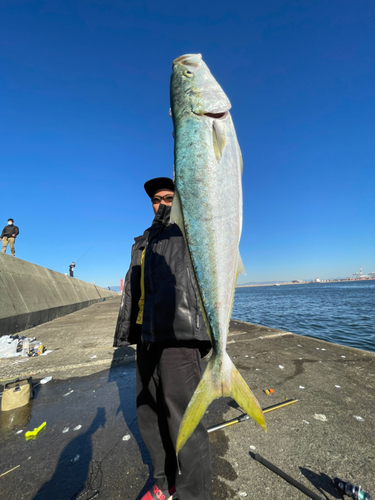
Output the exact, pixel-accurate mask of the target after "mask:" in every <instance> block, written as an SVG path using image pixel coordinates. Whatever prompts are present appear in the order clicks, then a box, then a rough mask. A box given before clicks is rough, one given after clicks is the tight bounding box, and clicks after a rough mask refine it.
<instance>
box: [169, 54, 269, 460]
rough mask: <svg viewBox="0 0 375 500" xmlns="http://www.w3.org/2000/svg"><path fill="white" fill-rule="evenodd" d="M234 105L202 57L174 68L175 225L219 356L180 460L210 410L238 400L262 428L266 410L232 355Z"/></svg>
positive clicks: (237, 261) (237, 226) (237, 192)
mask: <svg viewBox="0 0 375 500" xmlns="http://www.w3.org/2000/svg"><path fill="white" fill-rule="evenodd" d="M230 108H231V104H230V102H229V100H228V98H227V96H226V95H225V93H224V92H223V90H222V89H221V87H220V86H219V84H218V83H217V82H216V80H215V79H214V77H213V76H212V74H211V73H210V70H209V69H208V67H207V66H206V64H205V63H204V62H203V60H202V56H201V55H200V54H187V55H185V56H181V57H179V58H177V59H176V60H175V61H174V62H173V71H172V77H171V110H172V118H173V124H174V138H175V167H174V175H175V196H174V201H173V205H172V211H171V221H175V222H176V223H177V224H178V225H179V227H180V228H181V230H182V232H183V234H184V237H185V241H186V245H187V248H188V252H189V255H190V260H191V267H192V270H193V275H194V280H195V283H196V288H197V291H198V297H199V299H200V305H201V309H202V313H203V317H204V318H205V322H206V326H207V330H208V332H209V334H210V337H211V340H212V346H213V353H212V356H211V359H210V360H209V362H208V365H207V367H206V369H205V372H204V374H203V376H202V379H201V381H200V383H199V385H198V387H197V388H196V391H195V392H194V394H193V396H192V398H191V400H190V402H189V405H188V407H187V409H186V411H185V414H184V416H183V419H182V422H181V425H180V429H179V434H178V437H177V442H176V454H178V452H179V451H180V449H181V448H182V447H183V445H184V444H185V442H186V441H187V439H188V438H189V437H190V435H191V434H192V433H193V431H194V429H195V427H196V426H197V425H198V423H199V422H200V420H201V418H202V417H203V415H204V413H205V411H206V409H207V407H208V406H209V404H210V403H211V402H212V401H213V400H214V399H217V398H220V397H222V396H231V397H232V398H233V399H235V400H236V401H237V403H238V404H239V405H240V406H241V407H242V408H243V410H244V411H245V412H246V413H247V414H248V415H249V416H250V417H252V418H253V419H254V420H255V421H256V422H257V423H258V424H259V425H260V426H261V427H263V428H264V429H265V430H266V424H265V420H264V416H263V413H262V410H261V407H260V405H259V403H258V401H257V400H256V398H255V396H254V394H253V393H252V392H251V390H250V389H249V387H248V386H247V384H246V382H245V381H244V379H243V378H242V376H241V375H240V373H239V372H238V370H237V369H236V367H235V366H234V364H233V363H232V361H231V359H230V358H229V356H228V354H227V352H226V342H227V335H228V331H229V321H230V317H231V312H232V307H233V299H234V291H235V285H236V281H237V277H238V274H239V273H240V272H243V271H244V270H243V264H242V260H241V257H240V255H239V250H238V247H239V242H240V237H241V231H242V181H241V177H242V156H241V151H240V147H239V145H238V141H237V137H236V132H235V129H234V126H233V122H232V118H231V115H230V112H229V109H230Z"/></svg>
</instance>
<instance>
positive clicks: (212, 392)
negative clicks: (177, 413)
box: [176, 353, 267, 455]
mask: <svg viewBox="0 0 375 500" xmlns="http://www.w3.org/2000/svg"><path fill="white" fill-rule="evenodd" d="M222 365H224V366H222ZM222 396H224V397H225V396H231V397H232V398H233V399H235V400H236V401H237V403H238V404H239V405H240V406H241V408H242V409H243V410H244V411H245V412H246V413H247V414H248V415H249V416H250V417H251V418H253V419H254V420H255V422H257V423H258V424H259V425H260V426H261V427H262V428H263V429H264V430H265V431H266V432H267V427H266V423H265V420H264V415H263V412H262V409H261V407H260V405H259V403H258V401H257V399H256V397H255V396H254V394H253V393H252V392H251V390H250V389H249V387H248V385H247V384H246V382H245V381H244V379H243V378H242V376H241V375H240V373H239V371H238V370H237V368H236V367H235V366H234V364H233V363H232V361H231V359H230V357H229V356H228V354H227V353H225V354H224V358H223V360H222V361H221V363H220V361H219V360H218V356H217V355H215V354H213V355H212V357H211V359H210V361H209V362H208V365H207V367H206V369H205V371H204V374H203V377H202V378H201V381H200V382H199V384H198V387H197V388H196V390H195V392H194V394H193V397H192V398H191V400H190V402H189V405H188V407H187V408H186V411H185V413H184V416H183V418H182V421H181V424H180V429H179V432H178V436H177V442H176V455H178V453H179V451H180V450H181V448H182V447H183V446H184V444H185V443H186V441H187V440H188V439H189V437H190V436H191V435H192V433H193V432H194V430H195V428H196V427H197V425H198V424H199V422H200V420H201V418H202V417H203V415H204V413H205V411H206V410H207V408H208V406H209V405H210V403H211V402H212V401H213V400H214V399H218V398H221V397H222Z"/></svg>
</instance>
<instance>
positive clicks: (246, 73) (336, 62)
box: [0, 0, 375, 286]
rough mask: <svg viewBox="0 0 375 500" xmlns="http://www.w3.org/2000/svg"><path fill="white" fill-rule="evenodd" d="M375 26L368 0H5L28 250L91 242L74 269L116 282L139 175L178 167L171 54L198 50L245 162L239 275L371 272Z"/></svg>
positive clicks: (6, 166)
mask: <svg viewBox="0 0 375 500" xmlns="http://www.w3.org/2000/svg"><path fill="white" fill-rule="evenodd" d="M374 26H375V4H374V3H373V2H371V1H370V0H368V1H353V0H348V1H345V0H344V1H340V0H337V1H335V2H333V1H331V2H330V1H328V2H327V1H326V0H325V1H319V0H318V1H316V0H304V1H303V2H301V1H280V0H276V1H272V0H271V1H267V2H259V1H257V2H255V1H250V2H249V1H243V2H228V1H225V2H224V1H215V2H207V1H204V0H203V1H202V0H200V1H189V2H187V1H186V0H182V1H181V0H179V1H174V2H171V1H165V2H155V1H147V2H144V1H140V0H136V1H133V0H127V1H115V0H113V1H109V0H94V1H86V0H80V1H76V0H74V1H72V0H56V1H55V0H45V1H41V0H39V1H38V0H33V1H31V0H30V1H25V0H3V1H2V2H1V4H0V27H1V29H0V37H1V38H0V40H1V49H0V50H1V53H0V56H1V60H0V77H1V80H0V92H1V103H2V104H1V123H0V127H1V130H0V134H1V148H0V162H1V163H0V165H1V181H0V185H1V209H0V222H1V225H5V224H6V220H7V218H8V217H13V218H14V219H15V222H16V224H17V225H19V227H20V233H21V234H20V236H19V238H18V240H17V244H16V250H17V256H18V257H19V258H21V259H25V260H28V261H31V262H34V263H37V264H40V265H42V266H46V267H49V268H51V269H54V270H57V271H60V272H67V270H68V265H69V263H70V262H71V261H72V260H75V261H77V260H78V259H79V257H80V256H81V255H82V254H84V252H86V250H88V249H89V248H90V247H91V248H90V250H89V251H88V252H87V254H86V255H85V256H84V257H83V258H82V259H81V261H80V262H78V265H77V268H76V274H77V276H78V277H79V278H81V279H83V280H86V281H90V282H91V281H95V283H97V284H99V285H102V286H108V285H116V284H118V283H119V280H120V277H121V276H123V275H124V274H125V272H126V270H127V268H128V265H129V257H130V247H131V245H132V242H133V237H134V236H137V235H139V234H141V233H142V232H143V230H144V229H145V228H146V227H148V226H149V225H150V222H151V220H152V216H153V215H152V210H151V204H150V202H149V199H148V197H147V195H146V194H145V193H144V191H143V183H144V182H145V181H146V180H147V179H149V178H151V177H156V176H159V175H167V176H172V165H173V139H172V134H171V132H172V122H171V119H170V117H169V115H168V109H169V78H170V72H171V63H172V60H173V59H175V58H176V57H178V56H180V55H182V54H186V53H197V52H200V53H201V54H202V55H203V59H204V60H205V62H206V63H207V65H208V67H209V68H210V69H211V71H212V73H213V75H214V76H215V77H216V79H217V80H218V82H219V83H220V84H221V86H222V87H223V89H224V90H225V92H226V93H227V95H228V97H229V99H230V100H231V103H232V117H233V120H234V124H235V127H236V131H237V135H238V138H239V143H240V146H241V149H242V153H243V158H244V176H243V187H244V226H243V235H242V240H241V246H240V250H241V254H242V257H243V261H244V264H245V268H246V270H247V276H246V277H243V278H241V279H242V282H244V281H265V280H288V279H303V278H314V277H320V278H324V277H337V276H347V275H350V274H352V273H354V272H356V271H358V270H359V266H360V265H361V266H362V267H363V272H371V271H375V201H374V197H375V164H374V163H375V160H374V145H375V140H374V130H375V65H374V59H375V58H374V52H375V29H374ZM227 202H230V200H227ZM224 203H225V202H224ZM8 251H9V250H8Z"/></svg>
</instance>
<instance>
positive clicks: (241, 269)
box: [237, 252, 246, 276]
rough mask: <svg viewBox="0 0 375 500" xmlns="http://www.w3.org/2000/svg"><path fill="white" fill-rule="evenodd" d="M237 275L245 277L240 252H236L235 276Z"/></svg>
mask: <svg viewBox="0 0 375 500" xmlns="http://www.w3.org/2000/svg"><path fill="white" fill-rule="evenodd" d="M239 274H242V275H244V276H246V271H245V266H244V265H243V262H242V259H241V255H240V252H238V256H237V276H238V275H239Z"/></svg>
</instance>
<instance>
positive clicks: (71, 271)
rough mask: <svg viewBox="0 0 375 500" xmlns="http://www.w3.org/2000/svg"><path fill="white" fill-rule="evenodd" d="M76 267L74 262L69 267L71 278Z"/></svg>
mask: <svg viewBox="0 0 375 500" xmlns="http://www.w3.org/2000/svg"><path fill="white" fill-rule="evenodd" d="M75 267H76V265H75V264H74V262H72V263H71V264H70V266H69V276H71V277H72V278H74V272H73V269H74V268H75Z"/></svg>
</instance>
